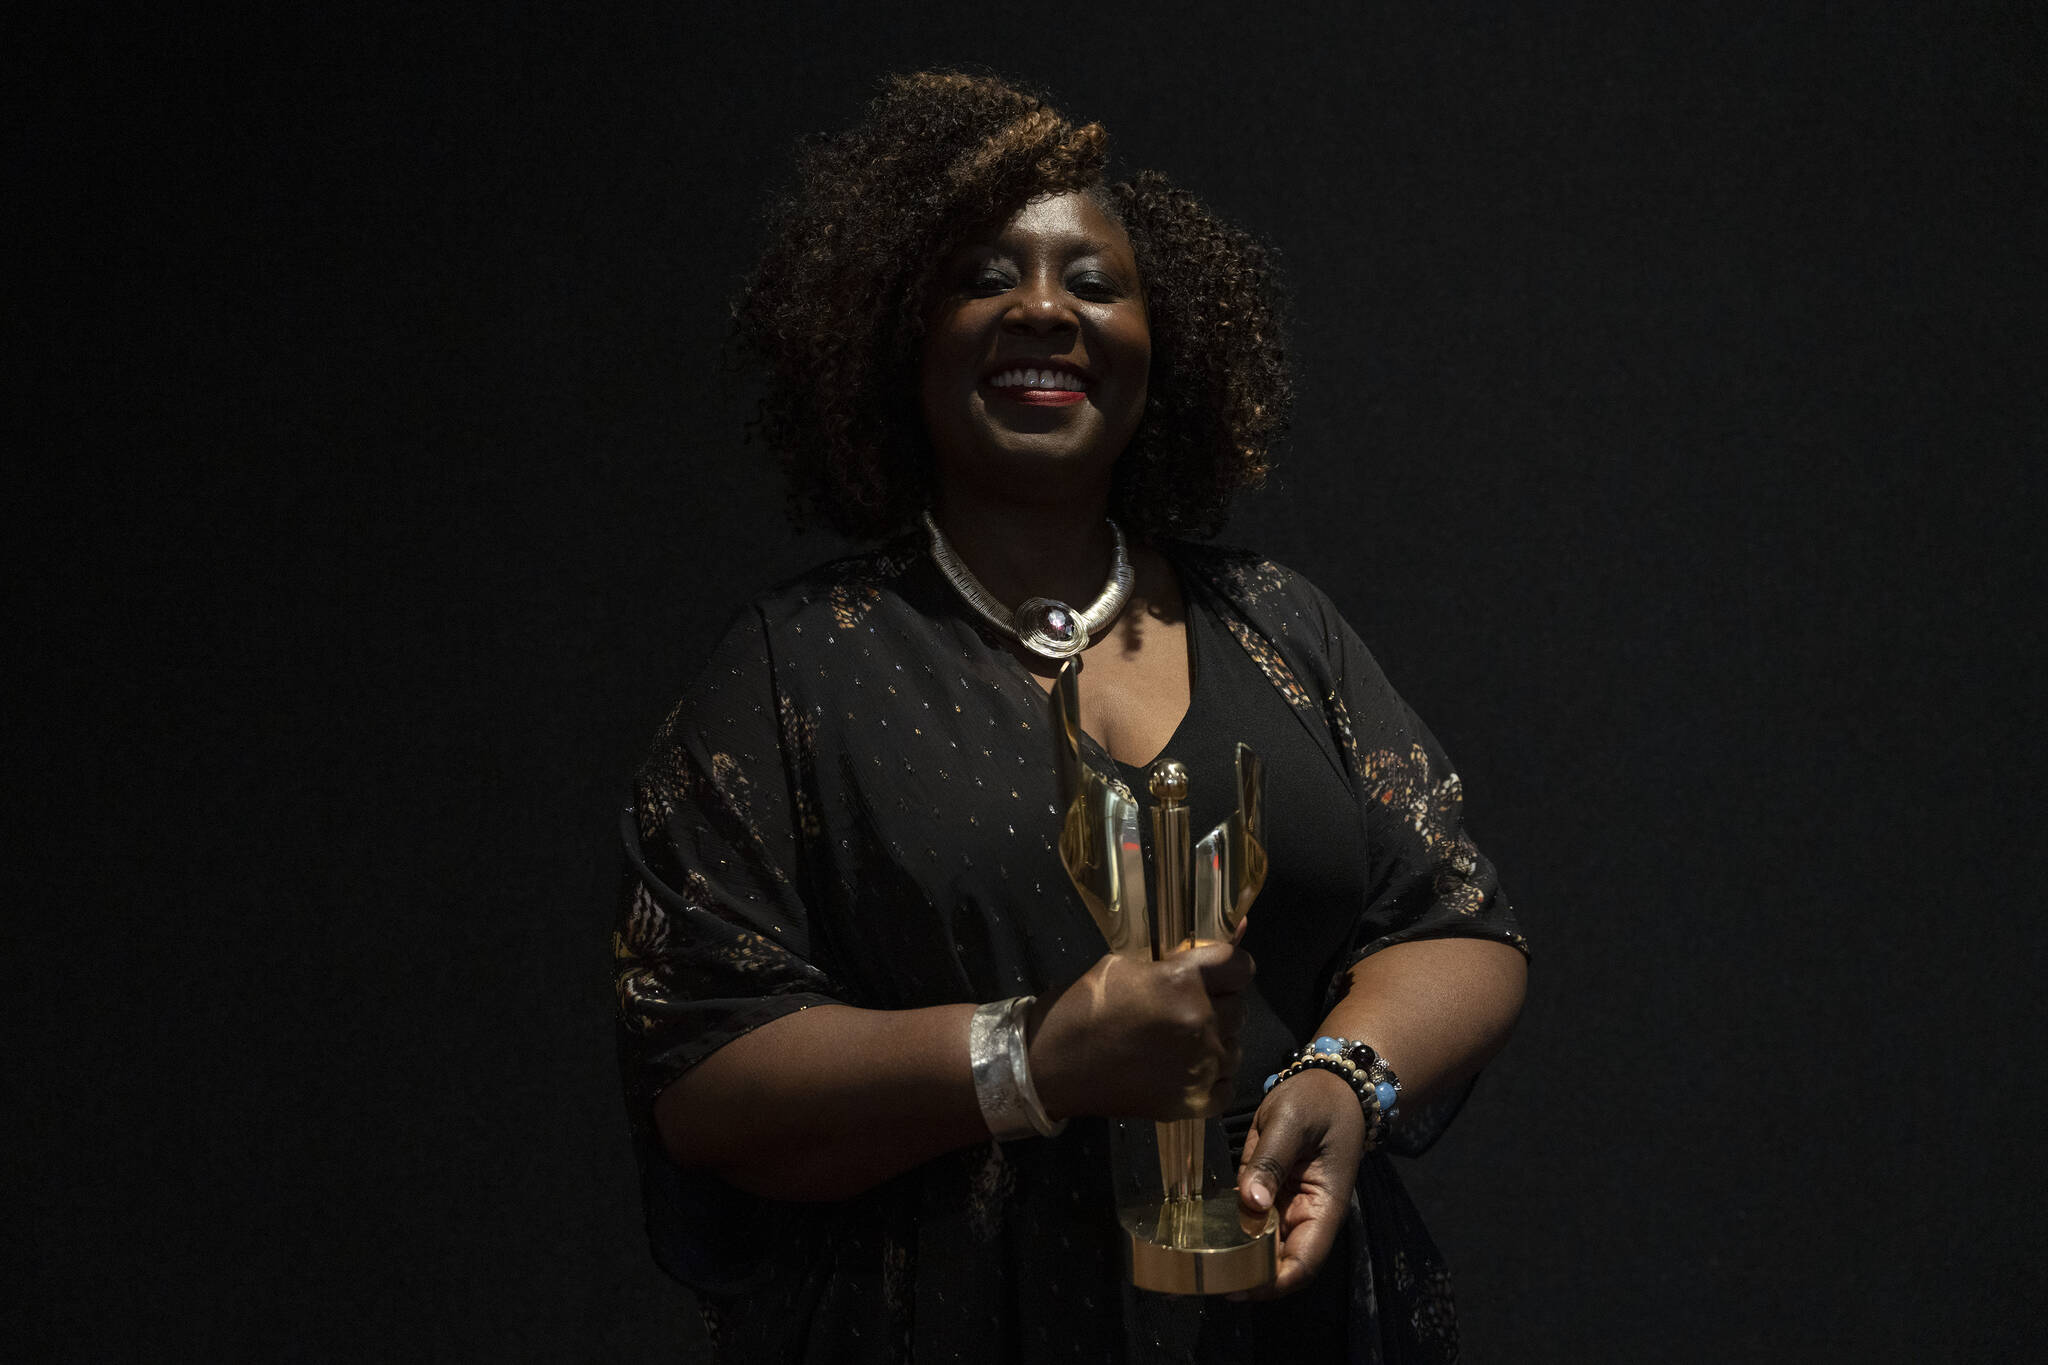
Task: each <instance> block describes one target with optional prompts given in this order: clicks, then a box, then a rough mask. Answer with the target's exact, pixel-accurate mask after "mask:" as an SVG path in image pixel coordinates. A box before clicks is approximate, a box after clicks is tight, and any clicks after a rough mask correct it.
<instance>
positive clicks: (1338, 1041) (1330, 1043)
mask: <svg viewBox="0 0 2048 1365" xmlns="http://www.w3.org/2000/svg"><path fill="white" fill-rule="evenodd" d="M1308 1050H1309V1051H1310V1052H1342V1051H1343V1050H1344V1040H1343V1039H1342V1038H1332V1037H1331V1036H1330V1035H1329V1034H1327V1033H1326V1034H1324V1035H1323V1036H1322V1037H1320V1038H1318V1039H1316V1040H1315V1041H1314V1042H1313V1043H1310V1044H1309V1045H1308Z"/></svg>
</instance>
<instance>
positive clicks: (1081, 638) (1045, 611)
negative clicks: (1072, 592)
mask: <svg viewBox="0 0 2048 1365" xmlns="http://www.w3.org/2000/svg"><path fill="white" fill-rule="evenodd" d="M1012 619H1013V620H1014V621H1015V622H1016V623H1017V638H1018V639H1019V640H1021V641H1023V642H1024V647H1025V648H1026V649H1028V650H1030V651H1031V652H1032V653H1034V654H1042V655H1044V656H1045V657H1046V658H1048V659H1070V658H1072V657H1073V656H1074V655H1076V654H1079V653H1080V652H1081V651H1082V650H1084V649H1086V648H1087V647H1088V627H1087V625H1086V624H1084V623H1083V622H1082V620H1081V613H1080V612H1078V611H1075V610H1074V609H1073V608H1072V607H1070V606H1068V605H1067V604H1066V603H1064V602H1056V601H1054V600H1053V599H1051V598H1049V597H1027V598H1025V599H1024V602H1023V604H1022V605H1021V606H1019V607H1018V608H1017V611H1016V614H1015V615H1014V616H1013V617H1012Z"/></svg>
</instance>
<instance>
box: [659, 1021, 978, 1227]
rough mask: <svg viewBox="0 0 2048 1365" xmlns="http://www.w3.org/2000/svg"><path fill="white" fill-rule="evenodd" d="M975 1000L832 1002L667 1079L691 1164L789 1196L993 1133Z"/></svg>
mask: <svg viewBox="0 0 2048 1365" xmlns="http://www.w3.org/2000/svg"><path fill="white" fill-rule="evenodd" d="M974 1008H975V1007H974V1006H973V1005H939V1006H934V1007H932V1008H929V1009H917V1010H863V1009H855V1008H853V1007H852V1006H849V1005H821V1006H818V1007H816V1008H813V1009H807V1010H801V1011H799V1012H797V1013H795V1014H788V1015H784V1016H783V1017H782V1018H780V1019H776V1020H774V1021H773V1022H771V1023H768V1024H764V1025H762V1026H761V1027H760V1028H758V1029H755V1030H754V1031H753V1032H751V1033H748V1034H745V1035H743V1036H742V1037H739V1038H736V1039H734V1040H733V1041H732V1042H730V1043H728V1044H726V1045H725V1046H724V1047H722V1048H720V1049H719V1050H718V1051H716V1052H714V1053H712V1054H711V1055H710V1056H709V1057H707V1058H705V1059H704V1061H703V1062H701V1063H700V1064H698V1065H697V1066H696V1067H695V1068H693V1069H692V1070H691V1071H689V1072H688V1073H686V1074H685V1075H684V1076H683V1077H681V1078H680V1079H679V1080H677V1081H676V1082H674V1083H673V1084H671V1085H670V1086H669V1087H668V1088H667V1089H666V1090H664V1091H662V1093H661V1096H660V1098H659V1099H657V1100H656V1101H655V1106H654V1113H655V1123H656V1126H657V1127H658V1128H659V1130H660V1132H661V1137H662V1141H663V1143H664V1145H665V1146H666V1147H667V1148H668V1152H669V1155H670V1156H671V1157H673V1158H674V1159H675V1161H676V1163H677V1164H678V1165H681V1166H685V1167H696V1168H701V1169H705V1170H709V1171H711V1172H713V1173H714V1174H716V1175H718V1176H720V1177H721V1178H723V1179H725V1180H726V1181H728V1182H730V1183H731V1184H733V1185H735V1186H738V1187H739V1188H740V1189H743V1190H747V1191H750V1192H752V1193H754V1194H760V1195H766V1196H768V1197H770V1198H775V1199H795V1200H819V1199H844V1198H848V1197H850V1196H852V1195H855V1194H859V1193H860V1192H862V1191H863V1190H867V1189H871V1188H873V1187H874V1186H876V1185H878V1184H880V1183H882V1182H883V1181H884V1180H887V1179H889V1178H890V1177H891V1176H894V1175H898V1174H900V1173H901V1172H903V1171H906V1170H909V1169H910V1168H911V1167H912V1166H915V1165H917V1164H918V1163H920V1162H923V1161H928V1160H930V1159H931V1158H932V1157H935V1156H938V1155H940V1154H941V1153H944V1152H948V1151H951V1150H953V1149H954V1148H956V1147H964V1146H967V1145H969V1144H970V1143H975V1142H982V1141H986V1140H987V1138H988V1135H989V1134H988V1128H987V1126H986V1124H985V1123H984V1122H983V1120H982V1116H981V1107H980V1105H979V1103H978V1102H977V1101H976V1099H975V1095H974V1079H973V1075H972V1072H971V1071H970V1069H969V1066H968V1059H967V1028H968V1021H969V1019H970V1018H971V1017H972V1016H973V1014H974Z"/></svg>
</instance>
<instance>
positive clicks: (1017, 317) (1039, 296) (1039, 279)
mask: <svg viewBox="0 0 2048 1365" xmlns="http://www.w3.org/2000/svg"><path fill="white" fill-rule="evenodd" d="M1003 325H1004V326H1005V327H1007V328H1009V330H1011V331H1013V332H1034V333H1043V332H1059V331H1070V330H1073V329H1075V328H1078V327H1079V326H1080V325H1081V319H1080V318H1079V317H1078V316H1076V314H1075V313H1074V309H1073V305H1072V304H1071V303H1070V302H1069V301H1068V299H1067V292H1066V290H1064V289H1063V288H1061V287H1060V284H1059V281H1057V280H1048V279H1046V278H1044V277H1043V276H1036V275H1034V276H1032V277H1031V278H1028V279H1026V280H1024V281H1023V282H1021V283H1020V284H1019V285H1018V286H1017V288H1016V291H1015V292H1014V293H1013V294H1012V295H1011V297H1010V307H1009V310H1008V311H1007V312H1006V313H1004V315H1003Z"/></svg>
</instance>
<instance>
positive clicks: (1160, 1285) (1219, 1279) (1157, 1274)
mask: <svg viewBox="0 0 2048 1365" xmlns="http://www.w3.org/2000/svg"><path fill="white" fill-rule="evenodd" d="M1118 1215H1119V1217H1120V1219H1121V1220H1122V1222H1123V1225H1124V1232H1125V1234H1126V1235H1125V1237H1124V1254H1125V1259H1126V1261H1127V1263H1128V1266H1129V1269H1130V1272H1131V1283H1132V1284H1134V1285H1136V1286H1137V1287H1138V1288H1140V1289H1149V1290H1152V1291H1153V1292H1154V1293H1159V1294H1235V1293H1237V1292H1239V1291H1240V1290H1246V1289H1257V1288H1259V1287H1260V1286H1262V1285H1268V1284H1271V1283H1273V1277H1274V1276H1275V1275H1277V1274H1278V1273H1279V1270H1280V1232H1279V1228H1280V1220H1279V1218H1278V1217H1277V1216H1276V1215H1275V1214H1274V1213H1273V1212H1272V1211H1270V1210H1269V1211H1268V1212H1267V1213H1266V1216H1265V1219H1264V1222H1263V1224H1254V1225H1253V1226H1251V1227H1249V1228H1248V1227H1246V1226H1245V1218H1244V1216H1243V1215H1242V1214H1241V1213H1240V1212H1239V1209H1238V1202H1237V1194H1236V1191H1234V1190H1233V1191H1231V1192H1230V1193H1229V1194H1228V1195H1227V1196H1224V1197H1221V1198H1213V1199H1202V1198H1195V1199H1186V1200H1175V1201H1169V1202H1167V1203H1164V1204H1160V1203H1144V1204H1136V1205H1127V1206H1126V1207H1124V1208H1122V1209H1119V1210H1118Z"/></svg>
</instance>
